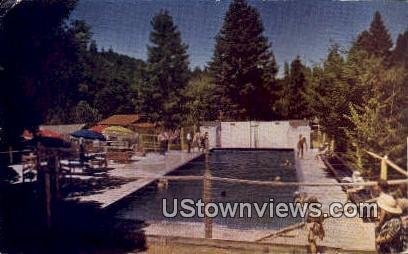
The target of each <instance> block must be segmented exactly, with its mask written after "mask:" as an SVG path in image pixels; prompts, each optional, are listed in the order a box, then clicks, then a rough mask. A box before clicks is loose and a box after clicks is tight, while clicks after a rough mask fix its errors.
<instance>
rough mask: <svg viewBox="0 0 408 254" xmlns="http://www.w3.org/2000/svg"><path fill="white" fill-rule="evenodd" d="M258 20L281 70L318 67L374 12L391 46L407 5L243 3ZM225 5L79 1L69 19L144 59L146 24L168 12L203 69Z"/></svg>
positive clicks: (407, 14)
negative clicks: (297, 63) (296, 62)
mask: <svg viewBox="0 0 408 254" xmlns="http://www.w3.org/2000/svg"><path fill="white" fill-rule="evenodd" d="M248 2H249V3H250V4H251V5H253V6H255V7H256V8H257V9H258V10H259V12H260V14H261V17H262V20H263V24H264V27H265V35H266V36H267V37H268V38H269V41H270V42H271V43H272V50H273V52H274V54H275V56H276V59H277V61H278V64H279V65H280V67H281V69H282V66H283V63H284V62H285V61H291V60H292V59H294V58H295V57H296V56H297V55H299V56H300V57H301V58H302V59H303V61H305V62H306V63H307V64H309V65H311V64H314V63H319V62H320V61H321V59H323V58H324V57H325V56H326V54H327V50H328V47H329V45H330V44H331V43H333V42H336V43H339V44H340V45H341V46H344V47H348V46H349V45H350V42H351V41H352V40H353V39H354V38H355V37H356V36H357V35H358V33H360V32H361V31H362V30H364V29H367V28H368V26H369V24H370V22H371V19H372V16H373V14H374V12H375V11H376V10H378V11H380V12H381V14H382V16H383V19H384V21H385V23H386V26H387V27H388V29H389V31H390V33H391V35H392V37H393V40H394V41H395V39H396V36H397V35H398V33H401V32H403V31H404V30H406V29H408V2H407V1H344V0H343V1H340V0H252V1H251V0H249V1H248ZM229 3H230V1H228V0H219V1H216V0H79V4H78V6H77V8H76V9H75V11H74V12H73V14H72V17H71V18H73V19H83V20H85V21H86V22H87V23H88V24H89V25H91V27H92V33H93V38H94V39H95V40H96V42H97V44H98V46H99V47H100V48H101V47H103V48H105V49H108V48H112V49H113V50H115V51H117V52H119V53H122V54H127V55H130V56H133V57H136V58H140V59H146V45H147V44H148V43H149V32H150V30H151V25H150V20H151V19H152V17H153V16H154V15H155V14H157V13H158V12H159V11H160V9H167V10H169V12H170V14H171V15H172V16H173V18H174V21H175V23H176V25H177V26H178V27H179V30H180V31H181V35H182V39H183V41H184V42H185V43H187V44H188V45H189V49H188V53H189V55H190V66H191V67H195V66H204V65H205V64H206V63H207V62H208V61H209V60H210V59H211V56H212V52H213V48H214V43H215V40H214V37H215V35H216V34H217V32H218V31H219V29H220V27H221V26H222V23H223V18H224V14H225V12H226V10H227V8H228V5H229Z"/></svg>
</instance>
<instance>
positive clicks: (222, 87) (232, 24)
mask: <svg viewBox="0 0 408 254" xmlns="http://www.w3.org/2000/svg"><path fill="white" fill-rule="evenodd" d="M263 31H264V28H263V25H262V21H261V18H260V15H259V13H258V11H257V10H256V9H255V8H253V7H251V6H250V5H248V4H247V2H246V1H245V0H234V1H233V2H232V3H231V5H230V6H229V9H228V11H227V13H226V16H225V19H224V24H223V26H222V28H221V30H220V32H219V34H218V35H217V37H216V45H215V51H214V56H213V58H212V61H211V63H210V72H211V75H212V77H213V79H214V83H215V86H216V94H217V95H216V97H217V100H218V102H219V109H220V111H221V112H222V113H223V115H224V116H225V117H227V118H229V119H234V120H238V119H258V120H260V119H270V118H271V117H272V105H273V101H272V91H273V89H274V85H275V75H276V73H277V67H276V63H275V58H274V56H273V53H272V51H271V49H270V44H269V43H268V40H267V38H266V37H265V36H264V35H263Z"/></svg>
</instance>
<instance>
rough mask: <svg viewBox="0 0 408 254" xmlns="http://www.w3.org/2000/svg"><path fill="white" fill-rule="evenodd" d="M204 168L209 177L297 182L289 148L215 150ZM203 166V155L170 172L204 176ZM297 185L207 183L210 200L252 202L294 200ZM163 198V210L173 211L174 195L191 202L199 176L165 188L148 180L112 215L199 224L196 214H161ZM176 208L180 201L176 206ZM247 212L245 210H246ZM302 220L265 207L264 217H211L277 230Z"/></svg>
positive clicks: (199, 188) (198, 195)
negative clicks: (274, 214) (271, 213)
mask: <svg viewBox="0 0 408 254" xmlns="http://www.w3.org/2000/svg"><path fill="white" fill-rule="evenodd" d="M207 161H208V164H207V170H208V171H209V172H210V174H211V175H212V176H217V177H227V178H238V179H248V180H262V181H273V180H276V177H279V178H280V181H282V182H296V181H297V177H296V168H295V163H294V152H293V150H214V151H211V152H210V154H209V155H208V159H207ZM205 170H206V163H205V156H201V157H199V158H197V159H195V160H193V161H191V162H189V163H188V164H186V165H184V166H183V167H181V168H179V169H177V170H175V171H173V172H172V173H171V174H169V175H177V176H187V175H204V173H205ZM297 190H298V187H296V186H285V187H281V186H279V187H277V186H265V185H253V184H241V183H238V184H237V183H225V182H218V181H212V182H211V188H210V193H211V202H216V203H218V202H222V203H226V202H251V203H255V202H256V203H258V204H260V207H261V206H262V204H263V203H270V199H272V198H273V200H274V201H273V202H274V204H277V203H278V202H292V201H293V194H294V192H295V191H297ZM164 198H165V199H167V200H168V202H167V210H168V211H169V212H171V211H173V210H172V207H173V205H172V204H173V199H178V200H179V202H180V201H181V200H182V199H185V198H190V199H193V200H195V201H197V200H198V199H202V198H203V181H202V180H191V181H183V180H171V181H169V183H168V187H167V188H166V189H160V188H158V187H157V184H150V185H148V186H146V187H145V188H143V189H141V190H140V191H138V192H136V193H134V194H132V195H131V196H129V197H128V198H127V199H126V200H124V201H123V202H121V203H120V204H119V206H118V207H117V208H116V209H115V211H114V213H115V216H117V217H120V218H126V219H135V220H144V221H169V222H203V218H199V217H197V216H195V217H192V218H182V217H181V216H180V215H179V214H178V216H176V217H174V218H166V217H164V215H163V212H162V206H163V205H162V200H163V199H164ZM179 208H180V205H179ZM245 215H246V213H245ZM300 220H301V219H300V218H293V217H290V218H278V217H276V216H274V217H273V218H270V216H269V206H268V209H266V213H265V215H264V216H263V217H259V216H258V215H257V214H256V211H255V210H254V209H252V217H251V218H248V216H244V217H243V218H240V217H239V213H237V214H236V215H235V216H234V217H231V218H223V217H221V215H219V216H217V217H215V218H213V223H215V224H219V225H223V226H227V227H230V228H239V229H279V228H282V227H286V226H289V225H291V224H294V223H297V222H299V221H300Z"/></svg>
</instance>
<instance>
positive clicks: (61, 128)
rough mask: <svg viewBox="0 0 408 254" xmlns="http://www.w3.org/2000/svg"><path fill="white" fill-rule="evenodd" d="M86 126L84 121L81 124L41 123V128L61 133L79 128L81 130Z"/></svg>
mask: <svg viewBox="0 0 408 254" xmlns="http://www.w3.org/2000/svg"><path fill="white" fill-rule="evenodd" d="M84 127H85V124H84V123H81V124H60V125H41V126H40V130H50V131H54V132H57V133H59V134H71V133H72V132H75V131H77V130H81V129H82V128H84Z"/></svg>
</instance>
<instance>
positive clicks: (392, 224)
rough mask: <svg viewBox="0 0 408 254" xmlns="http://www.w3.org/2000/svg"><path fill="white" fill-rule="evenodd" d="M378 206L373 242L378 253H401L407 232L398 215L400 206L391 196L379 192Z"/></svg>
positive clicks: (405, 242)
mask: <svg viewBox="0 0 408 254" xmlns="http://www.w3.org/2000/svg"><path fill="white" fill-rule="evenodd" d="M377 205H378V207H379V208H380V214H379V222H378V225H377V227H376V238H375V244H376V248H377V251H378V253H401V252H402V251H403V250H404V249H405V246H404V245H406V244H407V237H408V236H407V232H405V228H404V226H403V223H402V220H401V217H400V215H401V214H402V209H401V207H399V206H398V203H397V201H396V200H395V199H394V197H393V196H391V195H388V194H385V193H381V194H380V196H379V197H378V198H377Z"/></svg>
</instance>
